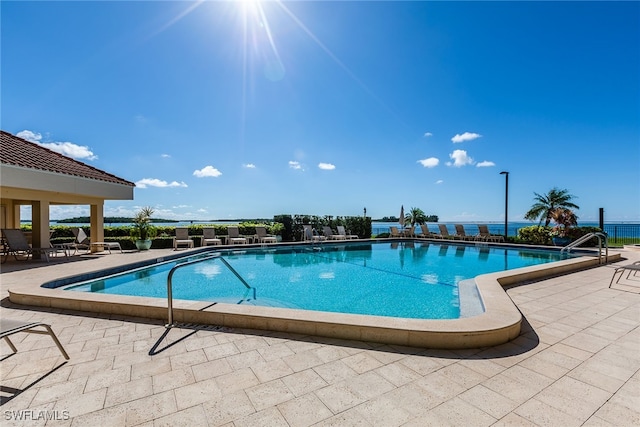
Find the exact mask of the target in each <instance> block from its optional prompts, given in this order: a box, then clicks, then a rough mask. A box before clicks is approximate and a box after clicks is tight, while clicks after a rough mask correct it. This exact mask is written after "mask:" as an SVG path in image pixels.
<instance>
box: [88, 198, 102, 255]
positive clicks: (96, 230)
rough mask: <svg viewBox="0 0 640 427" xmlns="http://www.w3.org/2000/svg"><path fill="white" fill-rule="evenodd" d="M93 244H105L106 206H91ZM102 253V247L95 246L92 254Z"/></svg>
mask: <svg viewBox="0 0 640 427" xmlns="http://www.w3.org/2000/svg"><path fill="white" fill-rule="evenodd" d="M90 221H91V243H95V242H104V205H103V204H99V205H91V219H90ZM98 251H100V252H102V251H104V248H103V247H102V246H98V247H96V246H93V247H92V248H91V252H98Z"/></svg>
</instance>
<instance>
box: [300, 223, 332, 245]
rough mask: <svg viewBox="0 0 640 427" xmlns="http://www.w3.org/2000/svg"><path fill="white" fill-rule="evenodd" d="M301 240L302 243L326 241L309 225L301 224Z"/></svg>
mask: <svg viewBox="0 0 640 427" xmlns="http://www.w3.org/2000/svg"><path fill="white" fill-rule="evenodd" d="M302 227H303V231H302V233H303V234H302V239H303V241H305V242H306V241H311V242H321V241H323V240H327V238H326V237H325V236H321V235H319V234H318V233H317V231H316V230H315V228H313V226H311V224H302Z"/></svg>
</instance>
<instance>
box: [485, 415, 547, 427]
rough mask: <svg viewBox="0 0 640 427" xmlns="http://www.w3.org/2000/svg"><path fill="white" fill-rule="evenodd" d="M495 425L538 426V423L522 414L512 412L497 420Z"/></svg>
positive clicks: (509, 426) (505, 426)
mask: <svg viewBox="0 0 640 427" xmlns="http://www.w3.org/2000/svg"><path fill="white" fill-rule="evenodd" d="M493 427H538V426H537V424H534V423H533V422H531V421H529V420H527V419H526V418H522V417H521V416H520V415H518V414H516V413H514V412H511V413H509V414H507V415H506V416H504V417H503V418H501V419H500V420H498V421H497V422H495V423H494V424H493Z"/></svg>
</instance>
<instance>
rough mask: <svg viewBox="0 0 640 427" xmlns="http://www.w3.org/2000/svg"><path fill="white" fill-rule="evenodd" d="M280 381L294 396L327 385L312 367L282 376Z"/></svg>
mask: <svg viewBox="0 0 640 427" xmlns="http://www.w3.org/2000/svg"><path fill="white" fill-rule="evenodd" d="M282 382H283V383H284V384H285V385H286V386H287V387H288V388H289V390H291V392H292V393H293V394H294V396H296V397H299V396H302V395H305V394H307V393H311V392H312V391H315V390H318V389H320V388H322V387H326V386H327V382H326V381H325V380H324V379H322V377H321V376H320V375H318V373H317V372H316V371H315V370H313V369H307V370H305V371H300V372H296V373H294V374H291V375H288V376H286V377H283V378H282Z"/></svg>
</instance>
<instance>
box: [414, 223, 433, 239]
mask: <svg viewBox="0 0 640 427" xmlns="http://www.w3.org/2000/svg"><path fill="white" fill-rule="evenodd" d="M416 236H418V237H422V238H429V237H435V235H434V234H433V233H432V232H431V231H429V227H428V226H427V224H420V233H418V234H416Z"/></svg>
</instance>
